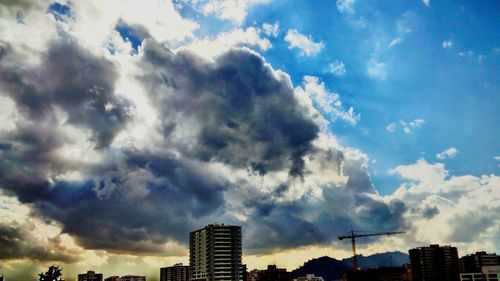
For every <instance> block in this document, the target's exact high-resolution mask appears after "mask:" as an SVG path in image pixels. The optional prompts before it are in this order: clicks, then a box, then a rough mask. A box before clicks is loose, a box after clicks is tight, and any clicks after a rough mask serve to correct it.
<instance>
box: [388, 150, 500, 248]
mask: <svg viewBox="0 0 500 281" xmlns="http://www.w3.org/2000/svg"><path fill="white" fill-rule="evenodd" d="M393 172H395V173H396V174H398V175H400V176H401V177H402V178H403V179H404V180H405V183H404V184H403V185H402V186H401V187H400V188H399V189H397V190H396V191H395V192H394V194H392V195H389V196H387V197H386V198H387V199H391V200H392V199H396V198H398V199H399V200H402V201H403V202H405V203H406V204H407V206H408V208H410V209H412V210H413V212H408V213H406V214H405V217H406V219H407V221H408V222H410V224H411V225H410V226H409V229H412V230H411V231H412V232H413V233H414V239H415V241H417V242H418V243H420V244H429V243H448V244H449V243H451V244H453V245H455V246H457V247H459V248H460V249H461V251H464V252H472V251H477V249H494V248H495V247H497V246H498V243H496V242H495V241H496V240H495V239H496V238H494V237H496V236H497V233H498V230H499V229H500V220H498V216H497V215H496V214H497V213H498V211H499V210H500V209H499V207H498V206H500V205H499V202H500V193H499V192H498V190H497V187H498V186H499V184H500V177H498V176H494V175H489V176H487V175H483V176H481V177H475V176H471V175H462V176H450V173H449V171H448V170H447V169H446V168H445V166H444V165H443V164H441V163H435V164H432V163H428V162H427V161H426V160H425V159H419V160H418V161H417V162H416V163H414V164H409V165H402V166H398V167H396V168H394V169H393ZM478 237H480V238H479V239H478Z"/></svg>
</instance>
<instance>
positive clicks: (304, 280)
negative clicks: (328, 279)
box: [295, 274, 325, 281]
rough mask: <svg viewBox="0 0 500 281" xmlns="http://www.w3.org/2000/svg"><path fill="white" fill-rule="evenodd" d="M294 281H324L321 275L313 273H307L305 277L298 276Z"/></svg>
mask: <svg viewBox="0 0 500 281" xmlns="http://www.w3.org/2000/svg"><path fill="white" fill-rule="evenodd" d="M295 281H325V279H323V277H321V276H314V274H307V275H306V276H305V277H299V278H297V279H295Z"/></svg>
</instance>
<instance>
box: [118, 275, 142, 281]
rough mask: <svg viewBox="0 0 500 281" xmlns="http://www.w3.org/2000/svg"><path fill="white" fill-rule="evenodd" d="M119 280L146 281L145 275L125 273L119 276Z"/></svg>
mask: <svg viewBox="0 0 500 281" xmlns="http://www.w3.org/2000/svg"><path fill="white" fill-rule="evenodd" d="M121 281H146V276H137V275H125V276H122V277H121Z"/></svg>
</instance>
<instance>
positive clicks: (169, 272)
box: [160, 263, 189, 281]
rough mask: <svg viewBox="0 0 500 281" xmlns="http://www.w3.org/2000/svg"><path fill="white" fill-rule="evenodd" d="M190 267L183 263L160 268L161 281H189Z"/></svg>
mask: <svg viewBox="0 0 500 281" xmlns="http://www.w3.org/2000/svg"><path fill="white" fill-rule="evenodd" d="M188 280H189V266H187V265H182V263H178V264H174V266H168V267H163V268H160V281H188Z"/></svg>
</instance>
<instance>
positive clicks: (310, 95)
mask: <svg viewBox="0 0 500 281" xmlns="http://www.w3.org/2000/svg"><path fill="white" fill-rule="evenodd" d="M295 94H296V95H297V96H298V98H299V100H300V101H301V102H302V103H303V104H304V105H309V107H310V106H311V105H313V106H314V108H317V109H318V110H319V112H311V113H310V116H311V118H313V119H316V120H317V121H318V123H319V124H320V125H321V126H322V127H324V126H325V125H327V124H328V123H329V122H328V121H326V120H325V119H324V118H323V116H327V117H329V118H330V120H331V121H335V120H337V119H340V120H343V121H345V122H348V123H350V124H353V125H355V124H356V123H357V122H358V120H359V118H360V115H359V114H356V113H354V108H353V107H350V108H349V109H348V110H344V109H343V107H342V102H341V100H340V96H339V94H337V93H332V92H329V91H328V89H327V88H326V86H325V83H323V82H321V81H320V80H319V78H318V77H315V76H305V77H304V82H303V83H302V86H298V87H296V88H295ZM314 111H315V110H314Z"/></svg>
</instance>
